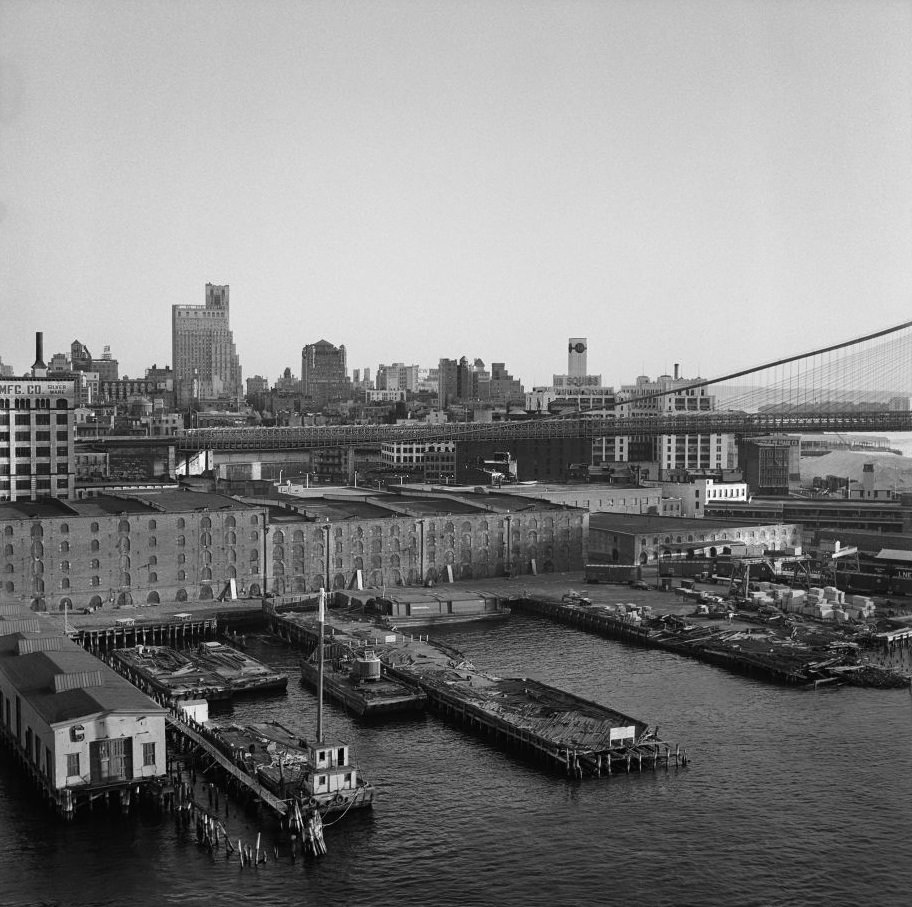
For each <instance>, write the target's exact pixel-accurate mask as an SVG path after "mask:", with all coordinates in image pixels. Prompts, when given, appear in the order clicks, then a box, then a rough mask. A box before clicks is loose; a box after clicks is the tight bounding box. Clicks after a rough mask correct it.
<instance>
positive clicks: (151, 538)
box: [149, 535, 158, 548]
mask: <svg viewBox="0 0 912 907" xmlns="http://www.w3.org/2000/svg"><path fill="white" fill-rule="evenodd" d="M157 544H158V542H157V541H156V539H155V536H154V535H150V536H149V547H150V548H154V547H155V546H156V545H157Z"/></svg>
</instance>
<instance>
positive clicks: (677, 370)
mask: <svg viewBox="0 0 912 907" xmlns="http://www.w3.org/2000/svg"><path fill="white" fill-rule="evenodd" d="M680 368H681V365H680V363H678V362H676V363H675V381H677V380H678V378H679V377H680V374H679V369H680Z"/></svg>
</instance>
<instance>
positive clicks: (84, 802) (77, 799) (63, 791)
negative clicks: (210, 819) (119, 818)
mask: <svg viewBox="0 0 912 907" xmlns="http://www.w3.org/2000/svg"><path fill="white" fill-rule="evenodd" d="M0 744H2V745H3V746H4V747H5V748H6V749H7V750H8V751H9V752H10V753H11V754H12V756H13V758H15V760H16V762H18V764H19V767H20V768H21V769H22V771H23V773H24V774H25V776H26V778H27V779H28V782H29V783H30V784H31V785H32V787H34V789H35V790H36V791H37V793H38V795H39V796H40V797H41V799H42V800H43V801H44V802H45V803H46V804H47V805H48V806H49V807H50V808H51V809H52V810H54V811H55V812H56V813H57V814H58V815H60V816H62V817H63V818H64V819H66V820H67V821H71V820H72V819H74V818H75V816H76V813H77V812H78V811H80V810H84V809H86V808H88V809H90V810H91V809H94V807H95V805H96V804H97V803H102V804H104V805H105V806H111V805H112V804H116V805H118V806H119V808H120V810H121V811H122V812H124V813H127V812H129V811H130V810H131V809H132V808H133V807H134V806H136V805H137V804H138V803H139V802H140V801H141V800H143V801H148V802H152V803H155V804H156V805H157V806H159V807H163V806H164V805H165V803H166V802H167V796H168V791H167V785H163V784H162V783H161V779H158V778H149V779H143V778H133V779H130V780H125V781H119V782H112V783H110V784H105V785H92V786H80V787H60V788H57V787H54V785H53V784H52V783H51V780H50V778H48V776H47V775H46V774H44V772H41V771H39V769H38V768H37V767H36V765H35V763H34V762H33V761H32V760H31V759H29V757H28V755H27V754H26V752H25V750H24V749H23V748H22V746H21V745H20V744H19V743H18V742H17V741H16V738H15V737H14V736H13V735H12V734H11V733H10V730H9V728H8V727H7V726H6V724H5V723H2V722H0Z"/></svg>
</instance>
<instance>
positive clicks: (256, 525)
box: [0, 491, 589, 610]
mask: <svg viewBox="0 0 912 907" xmlns="http://www.w3.org/2000/svg"><path fill="white" fill-rule="evenodd" d="M588 517H589V515H588V513H587V512H586V511H585V510H581V509H579V508H573V507H564V506H561V505H555V504H550V503H548V502H545V501H537V500H532V501H530V500H523V501H517V500H516V498H511V497H509V496H507V495H497V494H473V493H458V494H433V493H408V494H401V495H396V494H385V493H361V492H360V491H359V493H357V494H338V495H325V496H323V497H319V498H309V499H307V500H306V501H293V502H289V503H284V504H277V503H276V502H275V501H274V500H269V501H266V500H263V501H254V500H250V501H243V500H238V499H235V498H229V497H226V496H224V495H219V494H210V493H196V492H188V491H165V492H149V493H145V494H133V495H129V496H127V495H123V496H114V495H112V496H98V497H95V498H87V499H84V500H78V501H53V500H46V501H30V502H21V503H19V502H16V503H13V502H10V503H6V504H0V539H2V545H3V549H2V559H0V565H2V566H0V569H2V571H3V572H2V574H0V601H2V602H3V603H18V604H21V605H25V606H26V607H30V608H32V609H33V610H47V609H50V610H62V609H63V608H64V607H72V608H87V607H101V606H105V605H113V606H129V605H142V604H155V603H159V602H183V601H197V600H199V601H207V600H213V599H216V598H219V597H221V596H223V595H224V594H226V593H227V591H228V589H229V588H230V583H231V581H232V580H234V586H235V589H236V592H237V595H238V596H240V597H242V598H245V597H247V598H256V597H259V596H260V595H261V594H262V593H263V591H265V590H268V591H271V592H275V593H277V594H285V593H296V592H297V593H301V592H313V591H316V590H317V589H319V588H320V586H326V587H327V588H343V587H347V586H352V585H356V584H357V582H358V579H359V577H360V579H361V581H362V583H363V584H364V585H366V586H377V587H380V586H383V585H389V586H394V585H420V584H422V583H423V582H426V581H431V582H439V581H446V580H448V579H449V577H450V574H452V577H453V579H467V578H483V577H487V576H503V575H508V574H509V575H518V574H524V573H529V572H531V571H532V570H533V569H534V570H536V571H539V572H550V571H555V572H564V571H567V570H578V569H582V567H583V565H584V563H585V540H586V536H587V530H588ZM327 553H328V557H327ZM359 571H360V573H359Z"/></svg>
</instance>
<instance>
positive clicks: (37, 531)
mask: <svg viewBox="0 0 912 907" xmlns="http://www.w3.org/2000/svg"><path fill="white" fill-rule="evenodd" d="M32 538H33V539H40V538H44V530H43V529H42V528H41V524H40V523H32Z"/></svg>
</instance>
